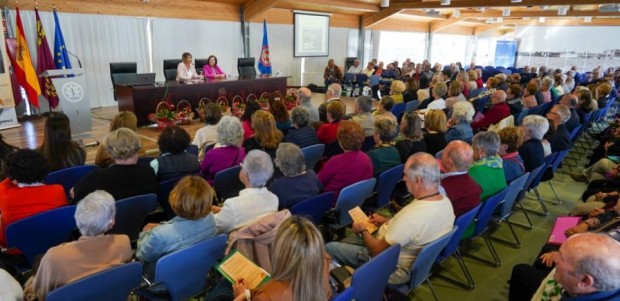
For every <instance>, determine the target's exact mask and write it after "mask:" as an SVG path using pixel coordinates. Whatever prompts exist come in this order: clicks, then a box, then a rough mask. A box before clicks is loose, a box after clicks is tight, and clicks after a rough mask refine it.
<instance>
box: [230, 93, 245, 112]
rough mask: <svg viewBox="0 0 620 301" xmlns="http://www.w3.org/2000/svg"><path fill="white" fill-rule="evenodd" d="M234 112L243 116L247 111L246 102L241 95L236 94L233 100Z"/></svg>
mask: <svg viewBox="0 0 620 301" xmlns="http://www.w3.org/2000/svg"><path fill="white" fill-rule="evenodd" d="M231 111H232V114H233V115H234V116H237V117H241V116H242V115H243V112H245V102H244V101H243V98H241V96H239V95H236V96H235V97H234V98H233V100H232V109H231Z"/></svg>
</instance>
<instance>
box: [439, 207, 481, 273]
mask: <svg viewBox="0 0 620 301" xmlns="http://www.w3.org/2000/svg"><path fill="white" fill-rule="evenodd" d="M481 207H482V203H480V204H478V205H477V206H476V207H474V208H471V209H469V211H467V212H465V213H463V214H461V215H459V216H458V217H457V218H456V219H455V220H454V228H455V229H456V230H455V231H454V236H452V238H451V239H450V240H449V241H448V243H447V244H446V246H445V247H444V248H443V250H441V252H440V253H439V257H437V261H440V260H444V259H446V258H448V257H450V256H452V254H454V252H456V249H458V247H459V243H460V242H461V237H463V233H464V232H465V230H466V229H467V227H469V225H470V224H471V223H472V222H473V221H474V218H476V215H478V211H480V208H481Z"/></svg>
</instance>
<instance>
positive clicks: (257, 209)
mask: <svg viewBox="0 0 620 301" xmlns="http://www.w3.org/2000/svg"><path fill="white" fill-rule="evenodd" d="M272 175H273V162H271V157H270V156H269V154H267V153H266V152H264V151H262V150H257V149H255V150H251V151H250V152H248V154H247V155H246V156H245V159H244V160H243V163H241V172H239V180H241V183H243V185H245V189H243V190H241V191H239V196H237V197H234V198H230V199H227V200H226V201H224V205H223V206H222V207H219V206H213V207H212V211H213V212H214V213H215V226H216V228H217V232H218V233H230V232H231V231H233V230H236V229H239V228H241V227H243V226H246V225H249V224H251V223H252V222H253V221H255V220H258V219H259V218H261V217H263V216H265V215H267V214H270V213H274V212H276V211H277V210H278V205H279V203H278V196H277V195H275V194H273V193H272V192H271V191H269V190H267V188H266V187H265V185H267V181H269V179H270V178H271V176H272Z"/></svg>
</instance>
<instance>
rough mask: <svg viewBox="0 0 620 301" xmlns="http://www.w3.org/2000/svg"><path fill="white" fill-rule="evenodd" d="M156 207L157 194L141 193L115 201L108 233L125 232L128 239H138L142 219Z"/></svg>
mask: <svg viewBox="0 0 620 301" xmlns="http://www.w3.org/2000/svg"><path fill="white" fill-rule="evenodd" d="M155 209H157V195H155V194H153V193H151V194H143V195H137V196H133V197H129V198H125V199H122V200H119V201H117V202H116V218H115V219H114V227H112V229H110V230H109V231H108V233H116V234H126V235H127V236H129V239H130V240H135V239H138V235H139V234H140V232H141V231H142V226H143V225H144V221H145V220H146V217H147V216H148V215H149V213H150V212H153V211H154V210H155Z"/></svg>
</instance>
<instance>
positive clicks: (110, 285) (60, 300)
mask: <svg viewBox="0 0 620 301" xmlns="http://www.w3.org/2000/svg"><path fill="white" fill-rule="evenodd" d="M141 280H142V264H141V263H140V262H135V261H134V262H130V263H127V264H123V265H119V266H116V267H113V268H111V269H107V270H105V271H101V272H99V273H96V274H93V275H89V276H86V277H84V278H82V279H79V280H76V281H74V282H71V283H69V284H67V285H64V286H62V287H60V288H57V289H55V290H53V291H51V292H50V293H49V294H48V295H47V297H45V300H47V301H81V300H89V301H108V300H127V297H128V296H129V294H130V293H131V291H132V290H133V289H134V288H137V287H139V286H140V281H141Z"/></svg>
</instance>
